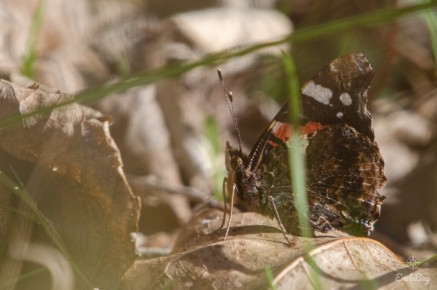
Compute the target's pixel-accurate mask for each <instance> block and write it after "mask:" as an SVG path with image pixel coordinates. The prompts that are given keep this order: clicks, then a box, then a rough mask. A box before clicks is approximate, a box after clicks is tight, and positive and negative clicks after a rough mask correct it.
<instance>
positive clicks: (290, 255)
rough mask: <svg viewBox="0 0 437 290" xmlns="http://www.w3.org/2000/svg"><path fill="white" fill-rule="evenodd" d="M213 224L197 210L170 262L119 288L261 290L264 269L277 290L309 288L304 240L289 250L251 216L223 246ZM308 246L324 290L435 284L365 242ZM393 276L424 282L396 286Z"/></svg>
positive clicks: (153, 264) (244, 216)
mask: <svg viewBox="0 0 437 290" xmlns="http://www.w3.org/2000/svg"><path fill="white" fill-rule="evenodd" d="M220 224H221V213H220V212H219V211H211V210H205V211H203V212H202V213H200V214H199V215H198V216H197V218H195V219H194V220H193V221H192V223H190V224H189V225H188V226H187V227H186V228H185V229H183V230H182V231H181V233H182V234H181V236H180V238H179V240H178V242H177V245H176V247H175V249H174V253H173V254H172V255H170V256H166V257H160V258H155V259H149V260H138V261H136V262H135V263H134V265H133V266H132V267H131V269H129V270H128V271H127V272H126V274H125V276H124V278H123V285H122V289H134V290H135V289H237V288H238V289H267V288H268V280H267V277H266V275H265V273H264V268H265V267H266V266H268V267H269V268H270V269H271V271H272V272H273V274H274V281H273V283H274V285H275V287H276V289H295V288H296V287H298V288H299V289H301V288H305V287H306V288H308V289H313V286H314V281H313V277H311V275H310V274H309V273H310V272H311V268H310V266H309V265H308V264H307V262H305V260H304V258H303V256H304V247H303V245H304V242H305V241H306V239H305V238H302V237H296V236H292V235H289V236H288V238H289V239H290V240H291V242H292V245H288V244H287V243H286V241H285V239H284V237H283V235H282V233H281V231H280V230H279V229H278V228H277V225H276V222H275V221H274V220H271V219H269V218H266V217H263V216H261V215H258V214H256V213H237V214H234V217H233V222H232V224H231V231H230V234H229V236H228V237H227V239H225V240H224V239H223V236H224V232H225V230H224V229H221V230H217V229H218V227H219V226H220ZM311 241H312V243H313V245H314V249H313V250H312V251H311V252H310V256H311V257H312V258H313V259H314V261H315V262H316V265H317V266H318V267H319V269H320V270H321V275H320V276H319V278H318V279H319V280H320V282H321V284H322V285H326V289H338V288H345V287H346V288H359V287H361V286H362V285H364V286H366V285H374V286H376V287H380V289H391V288H392V287H396V286H400V287H404V288H405V287H412V288H420V287H422V286H423V288H426V287H431V283H434V284H435V283H436V281H437V276H436V275H435V271H434V270H429V269H417V268H416V269H411V268H410V267H408V266H406V265H405V264H404V263H402V262H401V261H400V260H399V259H398V258H397V257H396V256H395V255H394V254H393V253H392V252H391V251H390V250H388V249H387V248H385V247H384V246H383V245H382V244H380V243H379V242H376V241H374V240H372V239H368V238H355V237H344V236H343V237H341V236H338V235H336V236H333V235H330V236H327V235H325V236H319V237H316V238H313V239H311ZM399 273H401V274H402V275H404V277H406V276H407V275H422V276H423V277H425V276H426V277H430V279H431V281H430V282H429V283H427V284H426V285H425V282H423V281H419V282H413V281H407V280H405V279H404V280H402V281H398V280H401V278H402V277H400V276H399V275H400V274H399ZM397 277H400V278H397ZM406 279H408V278H406ZM420 283H422V284H420Z"/></svg>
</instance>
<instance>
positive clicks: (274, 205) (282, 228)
mask: <svg viewBox="0 0 437 290" xmlns="http://www.w3.org/2000/svg"><path fill="white" fill-rule="evenodd" d="M269 201H270V204H271V205H272V208H273V211H274V212H275V217H276V220H277V221H278V224H279V227H280V228H281V230H282V234H283V235H284V238H285V240H286V241H287V243H288V244H289V245H290V246H291V245H293V244H292V243H291V241H290V240H289V239H288V237H287V231H286V230H285V227H284V224H283V223H282V221H281V218H280V217H279V212H278V208H277V207H276V203H275V199H274V198H273V196H271V195H269Z"/></svg>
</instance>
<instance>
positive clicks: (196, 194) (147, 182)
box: [126, 174, 223, 209]
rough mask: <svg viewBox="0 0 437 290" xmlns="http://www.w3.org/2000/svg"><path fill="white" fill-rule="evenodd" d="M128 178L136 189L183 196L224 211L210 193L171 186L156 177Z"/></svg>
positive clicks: (181, 186) (129, 176)
mask: <svg viewBox="0 0 437 290" xmlns="http://www.w3.org/2000/svg"><path fill="white" fill-rule="evenodd" d="M126 177H127V179H128V181H129V183H130V184H132V185H134V186H136V187H142V188H147V189H148V190H162V191H165V192H168V193H171V194H181V195H184V196H186V197H187V198H188V199H189V200H190V201H192V202H194V203H204V204H207V205H208V206H210V207H212V208H217V209H223V205H222V204H221V203H220V202H218V201H216V200H215V199H213V198H212V197H211V195H209V194H208V193H206V192H203V191H201V190H199V189H197V188H193V187H189V186H183V185H170V184H169V183H168V182H166V181H165V180H162V179H159V178H158V177H156V176H154V175H146V176H136V175H131V174H126Z"/></svg>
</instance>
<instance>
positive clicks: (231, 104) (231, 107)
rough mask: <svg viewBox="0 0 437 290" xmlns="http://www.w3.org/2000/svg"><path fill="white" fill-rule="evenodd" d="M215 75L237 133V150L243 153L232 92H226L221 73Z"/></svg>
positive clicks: (218, 71) (219, 71)
mask: <svg viewBox="0 0 437 290" xmlns="http://www.w3.org/2000/svg"><path fill="white" fill-rule="evenodd" d="M217 74H218V76H219V79H220V82H221V84H222V88H223V92H224V93H225V96H226V101H227V102H228V107H229V111H230V112H231V116H232V120H233V121H234V129H235V133H237V138H238V149H239V150H240V153H242V152H243V150H242V143H243V142H242V139H241V134H240V127H239V126H238V121H237V117H235V111H234V102H233V97H232V92H231V91H227V90H226V87H225V82H224V81H223V76H222V71H221V70H220V69H218V70H217Z"/></svg>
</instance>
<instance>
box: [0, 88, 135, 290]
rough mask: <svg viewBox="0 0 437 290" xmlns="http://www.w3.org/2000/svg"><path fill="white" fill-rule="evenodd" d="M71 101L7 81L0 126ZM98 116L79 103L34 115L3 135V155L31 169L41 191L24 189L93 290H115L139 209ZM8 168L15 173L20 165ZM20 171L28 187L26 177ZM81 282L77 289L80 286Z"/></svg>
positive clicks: (0, 131)
mask: <svg viewBox="0 0 437 290" xmlns="http://www.w3.org/2000/svg"><path fill="white" fill-rule="evenodd" d="M71 98H72V97H71V96H67V95H64V94H61V93H53V94H47V93H45V92H43V91H41V90H39V89H38V86H34V87H33V88H22V87H18V86H16V85H14V84H13V83H10V82H7V81H4V80H2V81H0V108H2V110H1V111H0V113H1V114H0V119H4V118H6V117H8V116H13V115H20V114H25V113H30V112H34V111H35V110H38V109H41V108H44V107H49V106H53V105H55V104H59V103H62V102H65V101H67V100H69V99H71ZM101 117H102V116H101V114H99V113H98V112H96V111H94V110H91V109H89V108H86V107H83V106H79V105H77V104H71V105H68V106H63V107H60V108H56V109H54V110H50V111H49V112H48V113H40V114H37V115H33V116H31V117H27V118H25V119H24V120H23V121H22V122H20V121H18V122H17V123H16V124H14V125H11V126H7V127H4V128H0V150H2V151H3V152H6V153H7V154H8V155H9V156H13V157H14V158H15V159H16V160H17V161H27V162H29V163H28V164H29V165H28V167H30V166H33V172H32V173H31V175H33V176H38V180H37V181H38V184H37V186H29V188H26V189H27V190H28V191H29V192H30V194H31V195H33V196H34V199H36V200H37V203H38V207H39V208H40V209H41V210H42V212H43V213H44V215H45V216H46V217H47V218H48V219H49V220H50V222H51V223H52V224H53V225H54V227H55V229H56V230H57V232H58V233H59V234H60V236H61V239H62V241H63V242H64V243H65V245H66V246H67V250H68V252H69V254H70V256H71V257H72V258H73V260H74V261H75V263H76V264H77V265H78V267H79V269H80V271H82V272H83V273H84V274H85V275H86V276H87V277H88V278H89V280H90V281H91V283H92V284H93V285H94V286H95V287H99V288H100V289H115V288H117V285H118V283H119V279H120V277H121V275H122V274H123V272H124V271H125V270H126V269H127V267H129V266H130V264H131V263H132V261H133V259H134V244H133V243H131V242H130V236H129V234H130V233H131V232H134V231H136V228H137V221H138V215H139V206H140V205H139V200H138V198H137V197H135V196H134V195H133V193H132V192H131V190H130V188H129V186H128V185H127V182H126V180H125V176H124V173H123V170H122V162H121V158H120V154H119V151H118V149H117V146H116V145H115V143H114V141H113V140H112V138H111V136H110V134H109V124H108V122H107V121H104V120H103V118H101ZM3 165H5V167H12V168H14V169H16V168H15V166H16V164H15V163H11V164H3ZM29 169H30V170H31V168H27V170H29ZM16 171H17V174H18V175H19V176H20V178H22V179H23V180H22V181H23V183H24V185H25V187H26V181H27V180H26V176H25V175H22V172H21V171H20V170H16ZM33 184H34V185H35V183H33ZM39 234H40V233H39ZM38 237H39V238H41V236H40V235H38ZM30 280H31V279H30ZM76 283H77V284H76V285H77V287H78V286H80V283H81V280H80V279H76Z"/></svg>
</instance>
